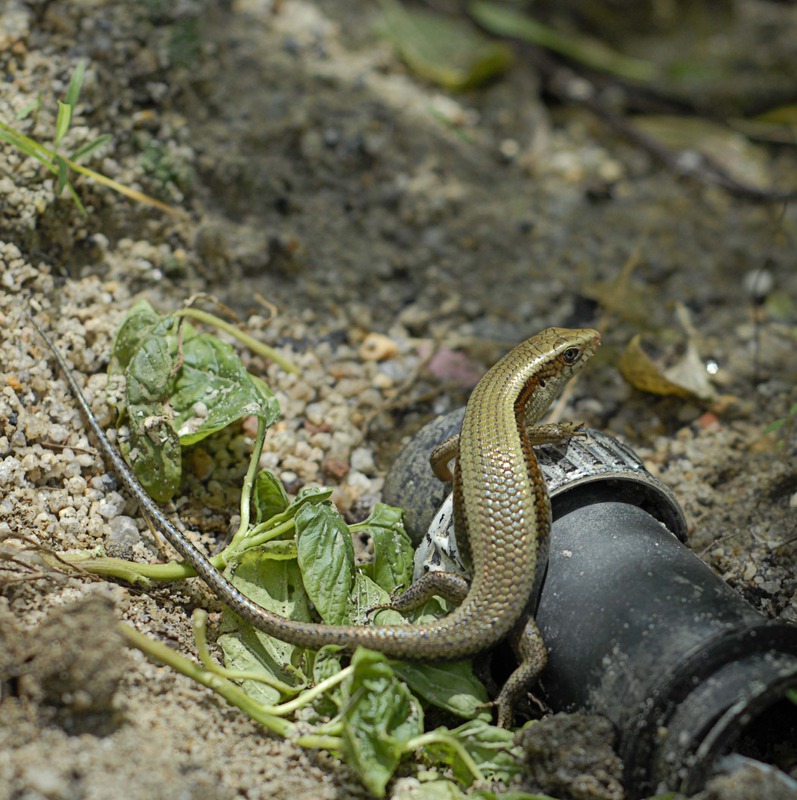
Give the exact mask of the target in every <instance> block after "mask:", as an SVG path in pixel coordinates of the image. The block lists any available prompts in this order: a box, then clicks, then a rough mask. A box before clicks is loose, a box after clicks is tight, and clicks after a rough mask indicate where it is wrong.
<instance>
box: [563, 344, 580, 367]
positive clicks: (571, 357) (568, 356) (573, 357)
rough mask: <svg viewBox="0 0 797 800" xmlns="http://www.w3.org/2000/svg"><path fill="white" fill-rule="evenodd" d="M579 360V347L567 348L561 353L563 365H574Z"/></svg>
mask: <svg viewBox="0 0 797 800" xmlns="http://www.w3.org/2000/svg"><path fill="white" fill-rule="evenodd" d="M579 358H581V348H580V347H568V348H567V350H565V351H564V353H562V360H563V361H564V362H565V364H575V363H576V361H578V359H579Z"/></svg>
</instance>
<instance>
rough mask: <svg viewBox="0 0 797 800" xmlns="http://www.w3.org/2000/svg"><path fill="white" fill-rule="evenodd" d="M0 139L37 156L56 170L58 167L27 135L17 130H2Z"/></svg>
mask: <svg viewBox="0 0 797 800" xmlns="http://www.w3.org/2000/svg"><path fill="white" fill-rule="evenodd" d="M0 139H2V140H3V141H5V142H8V143H9V144H12V145H14V147H16V148H18V149H19V150H21V151H22V152H23V153H25V155H27V156H30V157H31V158H35V159H36V160H37V161H39V162H41V163H42V164H44V165H45V166H46V167H47V168H48V169H50V170H52V171H56V170H57V167H55V165H53V164H52V163H51V162H50V161H49V159H48V158H47V157H46V156H45V155H44V154H43V153H42V152H41V151H40V150H39V149H38V148H37V147H36V145H35V144H34V143H32V142H29V141H28V140H27V139H26V137H24V136H22V135H21V134H18V133H17V132H16V131H15V130H0Z"/></svg>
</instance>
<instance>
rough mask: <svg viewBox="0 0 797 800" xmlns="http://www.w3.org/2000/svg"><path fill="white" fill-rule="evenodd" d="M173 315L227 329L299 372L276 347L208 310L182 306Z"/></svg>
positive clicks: (248, 344) (240, 339) (257, 350)
mask: <svg viewBox="0 0 797 800" xmlns="http://www.w3.org/2000/svg"><path fill="white" fill-rule="evenodd" d="M172 316H174V317H190V318H191V319H195V320H197V321H198V322H204V323H206V324H208V325H213V326H214V327H216V328H219V329H220V330H223V331H226V332H227V333H229V334H230V336H234V337H235V338H236V339H237V340H238V341H239V342H241V344H245V345H246V346H247V347H248V348H249V349H250V350H251V351H252V352H254V353H258V354H259V355H261V356H264V357H265V358H269V359H271V360H272V361H273V362H274V363H275V364H279V366H280V367H282V369H284V370H285V371H286V372H291V373H293V374H294V375H298V374H299V368H298V367H297V366H296V365H295V364H293V363H292V362H291V361H290V360H289V359H287V358H286V357H285V356H283V355H282V354H281V353H279V352H277V351H276V350H274V348H272V347H269V346H268V345H267V344H263V342H259V341H258V340H257V339H255V338H253V337H252V336H250V335H249V334H248V333H244V332H243V331H241V330H238V328H236V327H235V326H234V325H230V323H229V322H225V321H224V320H223V319H220V318H219V317H217V316H216V315H215V314H211V313H210V312H208V311H202V310H201V309H198V308H181V309H179V310H178V311H174V312H172Z"/></svg>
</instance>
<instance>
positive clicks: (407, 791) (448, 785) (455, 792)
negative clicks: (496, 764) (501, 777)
mask: <svg viewBox="0 0 797 800" xmlns="http://www.w3.org/2000/svg"><path fill="white" fill-rule="evenodd" d="M472 796H473V795H468V797H472ZM391 797H392V798H393V800H465V793H464V792H463V791H462V789H460V788H459V786H458V785H457V784H456V783H453V782H452V781H447V780H442V779H441V780H426V781H424V782H423V783H420V784H415V783H412V784H409V785H408V786H402V787H401V788H400V789H396V790H395V791H394V792H393V794H392V795H391ZM490 800H499V798H498V797H497V795H492V797H491V798H490Z"/></svg>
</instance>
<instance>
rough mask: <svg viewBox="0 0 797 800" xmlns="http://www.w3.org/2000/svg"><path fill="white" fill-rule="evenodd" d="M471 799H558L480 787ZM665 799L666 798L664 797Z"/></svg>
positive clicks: (534, 793)
mask: <svg viewBox="0 0 797 800" xmlns="http://www.w3.org/2000/svg"><path fill="white" fill-rule="evenodd" d="M468 798H470V800H557V798H556V797H551V796H550V795H547V794H537V792H512V791H510V792H501V794H496V793H495V792H491V791H490V790H489V789H479V790H477V791H475V792H471V793H470V794H468ZM662 800H664V798H662Z"/></svg>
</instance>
